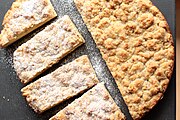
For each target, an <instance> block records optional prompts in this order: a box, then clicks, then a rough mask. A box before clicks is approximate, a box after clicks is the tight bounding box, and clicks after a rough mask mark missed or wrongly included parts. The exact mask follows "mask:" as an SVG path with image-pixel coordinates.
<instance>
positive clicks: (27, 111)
mask: <svg viewBox="0 0 180 120" xmlns="http://www.w3.org/2000/svg"><path fill="white" fill-rule="evenodd" d="M51 1H52V3H53V5H54V7H55V10H56V11H57V13H58V16H59V17H61V16H63V15H65V14H67V15H69V16H70V17H71V18H72V20H73V22H74V23H75V24H76V26H77V28H78V29H79V31H80V33H81V34H82V35H83V37H84V38H85V40H86V43H85V44H84V45H83V46H81V47H79V48H78V49H76V50H75V51H74V52H73V53H71V54H69V55H68V56H67V57H65V58H64V59H62V60H61V61H60V62H59V63H58V64H56V65H54V66H53V67H52V68H50V69H49V70H47V71H46V72H45V73H43V74H42V75H40V76H39V77H41V76H44V75H46V74H48V73H50V72H52V71H53V70H55V69H56V68H57V67H59V66H61V65H63V64H65V63H68V62H70V61H72V60H73V59H75V58H77V57H78V56H81V55H84V54H87V55H89V58H90V60H91V62H92V64H93V67H94V69H95V70H96V73H97V76H98V78H99V80H100V81H104V82H105V83H106V86H107V88H108V90H109V92H110V93H111V95H112V97H113V99H114V100H115V102H116V103H117V104H118V106H119V107H120V108H121V109H122V111H124V112H126V111H127V109H126V106H125V105H124V104H121V102H123V100H122V98H121V97H120V93H119V91H118V90H117V86H116V85H115V83H114V80H113V78H112V76H111V74H110V73H109V70H108V69H107V67H106V65H105V63H104V61H103V60H102V58H101V55H100V53H99V50H98V49H97V48H96V46H95V43H94V41H93V40H92V37H91V36H90V34H89V32H88V31H87V28H86V26H85V25H84V24H83V21H82V19H81V17H80V15H79V13H78V12H77V10H76V8H75V6H74V3H73V2H72V0H51ZM12 2H13V0H0V24H1V23H2V21H3V17H4V14H5V13H6V12H7V10H8V9H9V8H10V6H11V4H12ZM152 2H153V3H154V4H155V5H156V6H157V7H158V8H159V9H160V10H161V11H162V13H163V14H164V16H165V17H166V19H167V21H168V23H169V26H170V29H171V32H172V34H173V37H174V41H175V1H174V0H152ZM51 22H52V21H51ZM51 22H49V23H47V24H46V25H48V24H50V23H51ZM46 25H44V26H42V27H40V28H39V29H38V30H35V31H33V32H32V33H30V34H29V35H27V36H25V37H23V38H22V39H21V40H19V41H18V42H15V43H14V44H12V45H10V46H9V47H8V48H6V49H1V50H0V119H1V120H47V119H49V118H50V117H51V116H52V115H54V114H55V113H57V112H58V110H60V109H62V108H63V107H64V106H66V105H67V104H68V103H70V102H72V101H73V100H74V99H75V98H77V97H79V96H80V95H79V96H76V97H74V98H72V99H70V100H68V101H67V102H65V103H62V104H60V105H58V106H56V107H54V108H52V109H50V110H48V111H47V112H45V113H43V114H41V115H38V114H36V113H35V112H34V111H33V110H32V109H31V108H30V107H29V106H28V105H27V103H26V101H25V99H24V98H23V97H22V96H21V92H20V90H21V88H22V87H23V86H24V85H22V84H21V83H20V81H19V80H18V78H17V76H16V73H15V71H14V69H13V67H12V66H13V64H12V53H13V52H14V50H15V49H16V48H17V47H18V46H19V45H21V44H22V43H24V42H25V41H27V40H29V39H30V38H31V37H32V36H34V35H35V34H36V33H38V32H39V31H40V30H42V29H43V28H44V27H45V26H46ZM1 29H2V26H0V30H1ZM175 70H176V68H174V74H173V76H172V79H171V81H170V84H169V86H168V89H167V91H166V93H165V94H164V98H163V99H162V100H161V101H159V103H158V104H157V105H156V106H155V107H154V108H153V110H151V112H150V113H148V114H147V115H146V116H145V117H144V118H143V119H144V120H174V119H175V106H176V105H175V81H176V74H175ZM39 77H38V78H39ZM38 78H36V79H38ZM126 115H128V114H126Z"/></svg>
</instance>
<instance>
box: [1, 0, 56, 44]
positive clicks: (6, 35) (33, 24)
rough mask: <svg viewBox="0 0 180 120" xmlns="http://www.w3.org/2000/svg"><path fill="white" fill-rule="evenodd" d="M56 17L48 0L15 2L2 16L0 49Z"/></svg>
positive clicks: (18, 0)
mask: <svg viewBox="0 0 180 120" xmlns="http://www.w3.org/2000/svg"><path fill="white" fill-rule="evenodd" d="M56 16H57V14H56V12H55V10H54V8H53V6H52V4H51V1H50V0H15V2H13V4H12V6H11V8H10V9H9V10H8V12H7V13H6V14H5V16H4V20H3V23H2V25H3V29H2V31H1V34H0V47H6V46H8V45H10V44H11V43H13V42H15V41H17V40H18V39H20V38H22V37H23V36H25V35H27V34H28V33H30V32H31V31H33V30H35V29H36V28H38V27H40V26H41V25H43V24H45V23H46V22H48V21H49V20H51V19H53V18H55V17H56Z"/></svg>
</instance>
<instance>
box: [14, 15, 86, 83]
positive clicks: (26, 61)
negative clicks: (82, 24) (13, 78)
mask: <svg viewBox="0 0 180 120" xmlns="http://www.w3.org/2000/svg"><path fill="white" fill-rule="evenodd" d="M84 42H85V41H84V39H83V37H82V36H81V34H80V33H79V32H78V30H77V28H76V27H75V25H74V24H73V22H72V21H71V19H70V18H69V16H67V15H65V16H63V17H62V18H60V19H58V20H57V21H56V22H54V23H52V24H50V25H49V26H47V27H46V28H45V29H44V30H42V31H41V32H39V33H38V34H36V35H35V36H34V37H33V38H31V39H30V40H29V41H28V42H26V43H24V44H22V45H21V46H20V47H18V48H17V50H16V51H15V52H14V54H13V62H14V68H15V71H16V72H17V75H18V77H19V78H20V80H21V82H22V83H28V82H30V81H31V80H32V79H33V78H35V77H36V76H38V75H39V74H41V73H42V72H43V71H45V70H46V69H48V68H50V67H51V66H52V65H53V64H55V63H57V62H58V61H59V60H60V59H62V58H63V57H64V56H66V55H67V54H68V53H70V52H72V51H73V50H74V49H76V48H77V47H78V46H80V45H82V44H83V43H84Z"/></svg>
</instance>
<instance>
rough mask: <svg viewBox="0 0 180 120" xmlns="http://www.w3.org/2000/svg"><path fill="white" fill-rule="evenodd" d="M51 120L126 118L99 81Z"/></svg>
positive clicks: (118, 119)
mask: <svg viewBox="0 0 180 120" xmlns="http://www.w3.org/2000/svg"><path fill="white" fill-rule="evenodd" d="M50 120H125V116H124V114H123V113H122V112H121V110H120V109H119V108H118V106H117V105H116V103H115V102H114V101H113V99H112V98H111V96H110V94H109V93H108V91H107V90H106V88H105V86H104V83H99V84H97V85H96V86H94V87H93V88H92V89H91V90H89V91H88V92H86V93H84V94H83V95H82V96H81V97H80V98H78V99H76V100H75V101H74V102H72V103H71V104H69V105H68V106H67V107H65V108H64V109H63V110H61V111H60V112H58V113H57V114H56V115H55V116H53V117H52V118H50Z"/></svg>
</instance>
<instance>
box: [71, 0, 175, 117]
mask: <svg viewBox="0 0 180 120" xmlns="http://www.w3.org/2000/svg"><path fill="white" fill-rule="evenodd" d="M74 2H75V4H76V6H77V9H78V10H79V12H80V14H81V15H82V18H83V20H84V22H85V23H86V25H87V27H88V29H89V31H90V32H91V34H92V37H93V38H94V40H95V42H96V44H97V47H98V48H99V49H100V52H101V54H102V57H103V58H104V60H105V61H106V64H107V66H108V67H109V69H110V71H111V73H112V75H113V77H114V78H115V81H116V83H117V85H118V87H119V89H120V91H121V94H122V96H123V98H124V100H125V102H126V104H127V106H128V108H129V111H130V114H131V115H132V117H133V119H140V118H141V117H142V116H143V115H144V114H145V113H146V112H148V111H149V110H151V109H152V108H153V106H155V105H156V104H157V102H158V101H159V100H160V99H161V98H162V97H163V94H164V92H165V90H166V88H167V86H168V83H169V80H170V78H171V75H172V72H173V66H174V45H173V38H172V35H171V33H170V30H169V26H168V23H167V22H166V20H165V18H164V16H163V15H162V13H161V12H160V11H159V10H158V8H157V7H156V6H154V5H153V4H152V2H151V1H150V0H74Z"/></svg>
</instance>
